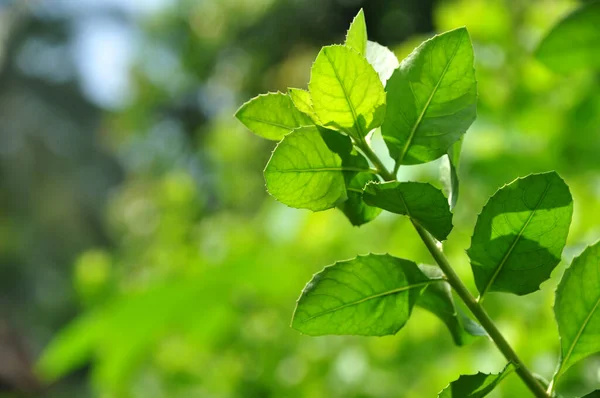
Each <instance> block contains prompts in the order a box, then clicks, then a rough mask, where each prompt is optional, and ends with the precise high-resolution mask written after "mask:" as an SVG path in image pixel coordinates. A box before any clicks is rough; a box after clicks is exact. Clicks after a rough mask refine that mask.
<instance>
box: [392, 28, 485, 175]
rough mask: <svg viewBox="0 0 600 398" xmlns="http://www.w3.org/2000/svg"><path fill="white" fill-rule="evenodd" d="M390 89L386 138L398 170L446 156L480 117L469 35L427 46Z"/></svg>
mask: <svg viewBox="0 0 600 398" xmlns="http://www.w3.org/2000/svg"><path fill="white" fill-rule="evenodd" d="M386 88H387V93H388V94H387V106H388V110H387V112H386V117H385V121H384V123H383V126H381V132H382V135H383V138H384V140H385V142H386V144H387V146H388V149H389V151H390V155H391V157H392V158H393V159H395V160H396V162H397V165H400V164H418V163H425V162H429V161H432V160H435V159H437V158H439V157H440V156H442V155H444V154H445V153H446V151H447V150H448V148H449V147H450V145H452V144H453V143H455V142H456V141H458V139H459V138H460V137H461V136H462V135H463V134H464V133H465V132H466V131H467V129H468V128H469V126H470V125H471V123H473V121H474V120H475V117H476V105H477V82H476V81H475V70H474V69H473V47H472V46H471V40H470V38H469V34H468V32H467V30H466V29H465V28H460V29H456V30H452V31H450V32H446V33H443V34H441V35H438V36H435V37H433V38H431V39H429V40H427V41H425V42H424V43H423V44H421V45H420V46H419V47H417V48H416V49H415V50H414V51H413V52H412V53H411V54H410V55H409V56H408V57H407V58H406V59H405V60H404V61H402V62H401V64H400V68H398V69H397V70H396V71H395V72H394V74H393V75H392V77H391V78H390V79H389V80H388V82H387V86H386Z"/></svg>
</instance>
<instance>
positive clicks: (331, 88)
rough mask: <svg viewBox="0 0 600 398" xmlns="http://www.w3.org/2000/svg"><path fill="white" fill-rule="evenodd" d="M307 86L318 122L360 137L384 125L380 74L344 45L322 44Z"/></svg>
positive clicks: (383, 98) (356, 137) (382, 90)
mask: <svg viewBox="0 0 600 398" xmlns="http://www.w3.org/2000/svg"><path fill="white" fill-rule="evenodd" d="M308 88H309V91H310V95H311V97H312V101H313V107H314V110H315V113H316V114H317V117H318V118H319V121H320V122H321V123H322V124H323V125H324V126H326V127H331V128H334V129H336V130H339V131H343V132H346V133H347V134H348V135H350V136H351V137H352V138H354V139H356V140H361V139H363V137H364V136H365V135H367V133H368V132H369V131H371V130H372V129H374V128H376V127H379V126H381V123H383V118H384V116H385V91H384V89H383V85H382V84H381V81H380V80H379V75H378V74H377V72H375V70H374V69H373V67H372V66H371V64H369V62H368V61H367V60H366V59H365V58H364V57H363V56H361V55H360V54H358V53H357V52H355V51H354V50H352V49H350V48H348V47H345V46H339V45H335V46H328V47H323V49H321V51H320V52H319V55H317V59H316V60H315V63H314V64H313V66H312V70H311V75H310V83H308Z"/></svg>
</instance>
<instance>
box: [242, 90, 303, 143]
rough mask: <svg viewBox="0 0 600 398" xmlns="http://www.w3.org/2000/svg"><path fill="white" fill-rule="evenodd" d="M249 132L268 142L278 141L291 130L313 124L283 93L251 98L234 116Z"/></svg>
mask: <svg viewBox="0 0 600 398" xmlns="http://www.w3.org/2000/svg"><path fill="white" fill-rule="evenodd" d="M235 117H237V118H238V120H239V121H240V122H242V123H243V124H244V125H245V126H246V127H248V129H250V131H252V132H253V133H254V134H256V135H259V136H261V137H263V138H267V139H269V140H275V141H279V140H281V139H282V138H283V137H284V136H285V135H286V134H288V133H289V132H291V131H292V130H294V129H296V128H298V127H302V126H310V125H312V124H314V123H313V122H312V121H311V120H310V118H309V117H308V116H306V115H305V114H304V113H302V112H300V111H298V109H296V107H295V106H294V103H293V102H292V100H291V99H290V97H289V96H287V95H286V94H283V93H269V94H261V95H259V96H258V97H254V98H252V99H251V100H250V101H248V102H246V103H245V104H244V105H242V106H241V107H240V109H238V111H237V112H236V114H235Z"/></svg>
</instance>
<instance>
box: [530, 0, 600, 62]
mask: <svg viewBox="0 0 600 398" xmlns="http://www.w3.org/2000/svg"><path fill="white" fill-rule="evenodd" d="M599 25H600V3H598V2H593V3H590V4H587V5H584V6H582V7H580V8H579V9H577V10H575V11H574V12H573V13H571V14H569V15H568V16H567V17H566V18H564V19H563V20H562V21H560V22H559V23H558V24H557V25H556V26H554V27H553V28H552V30H551V31H550V32H549V33H548V35H547V36H546V37H545V38H544V39H543V40H542V42H541V43H540V45H539V47H538V48H537V51H536V53H535V56H536V57H537V59H539V60H540V61H541V62H543V63H544V64H545V65H546V66H548V67H549V68H550V69H552V70H554V71H556V72H559V73H566V72H570V71H573V70H579V69H583V68H599V67H600V51H599V50H598V43H599V42H600V29H598V26H599Z"/></svg>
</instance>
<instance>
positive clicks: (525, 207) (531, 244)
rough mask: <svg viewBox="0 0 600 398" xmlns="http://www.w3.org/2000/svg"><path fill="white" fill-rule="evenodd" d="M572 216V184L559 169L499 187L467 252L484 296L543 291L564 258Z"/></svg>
mask: <svg viewBox="0 0 600 398" xmlns="http://www.w3.org/2000/svg"><path fill="white" fill-rule="evenodd" d="M572 214H573V200H572V198H571V193H570V192H569V187H567V185H566V184H565V182H564V181H563V180H562V179H561V178H560V177H559V176H558V174H556V173H555V172H550V173H544V174H532V175H530V176H528V177H524V178H519V179H517V180H515V181H513V182H512V183H510V184H508V185H506V186H504V187H502V188H501V189H500V190H498V192H496V193H495V194H494V196H492V197H491V198H490V200H489V201H488V203H487V204H486V205H485V207H484V208H483V211H482V212H481V214H480V215H479V217H478V219H477V224H476V225H475V231H474V233H473V237H472V239H471V247H470V248H469V249H468V251H467V254H468V255H469V258H470V259H471V267H472V268H473V275H474V276H475V283H476V285H477V289H479V292H480V294H481V296H482V297H483V296H484V295H485V294H486V293H487V292H488V291H501V292H510V293H514V294H517V295H525V294H528V293H532V292H534V291H536V290H538V289H539V285H540V283H542V282H543V281H545V280H547V279H548V278H549V277H550V273H551V272H552V270H553V269H554V267H556V266H557V265H558V263H559V262H560V258H561V253H562V250H563V248H564V246H565V242H566V240H567V235H568V233H569V226H570V224H571V216H572Z"/></svg>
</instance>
